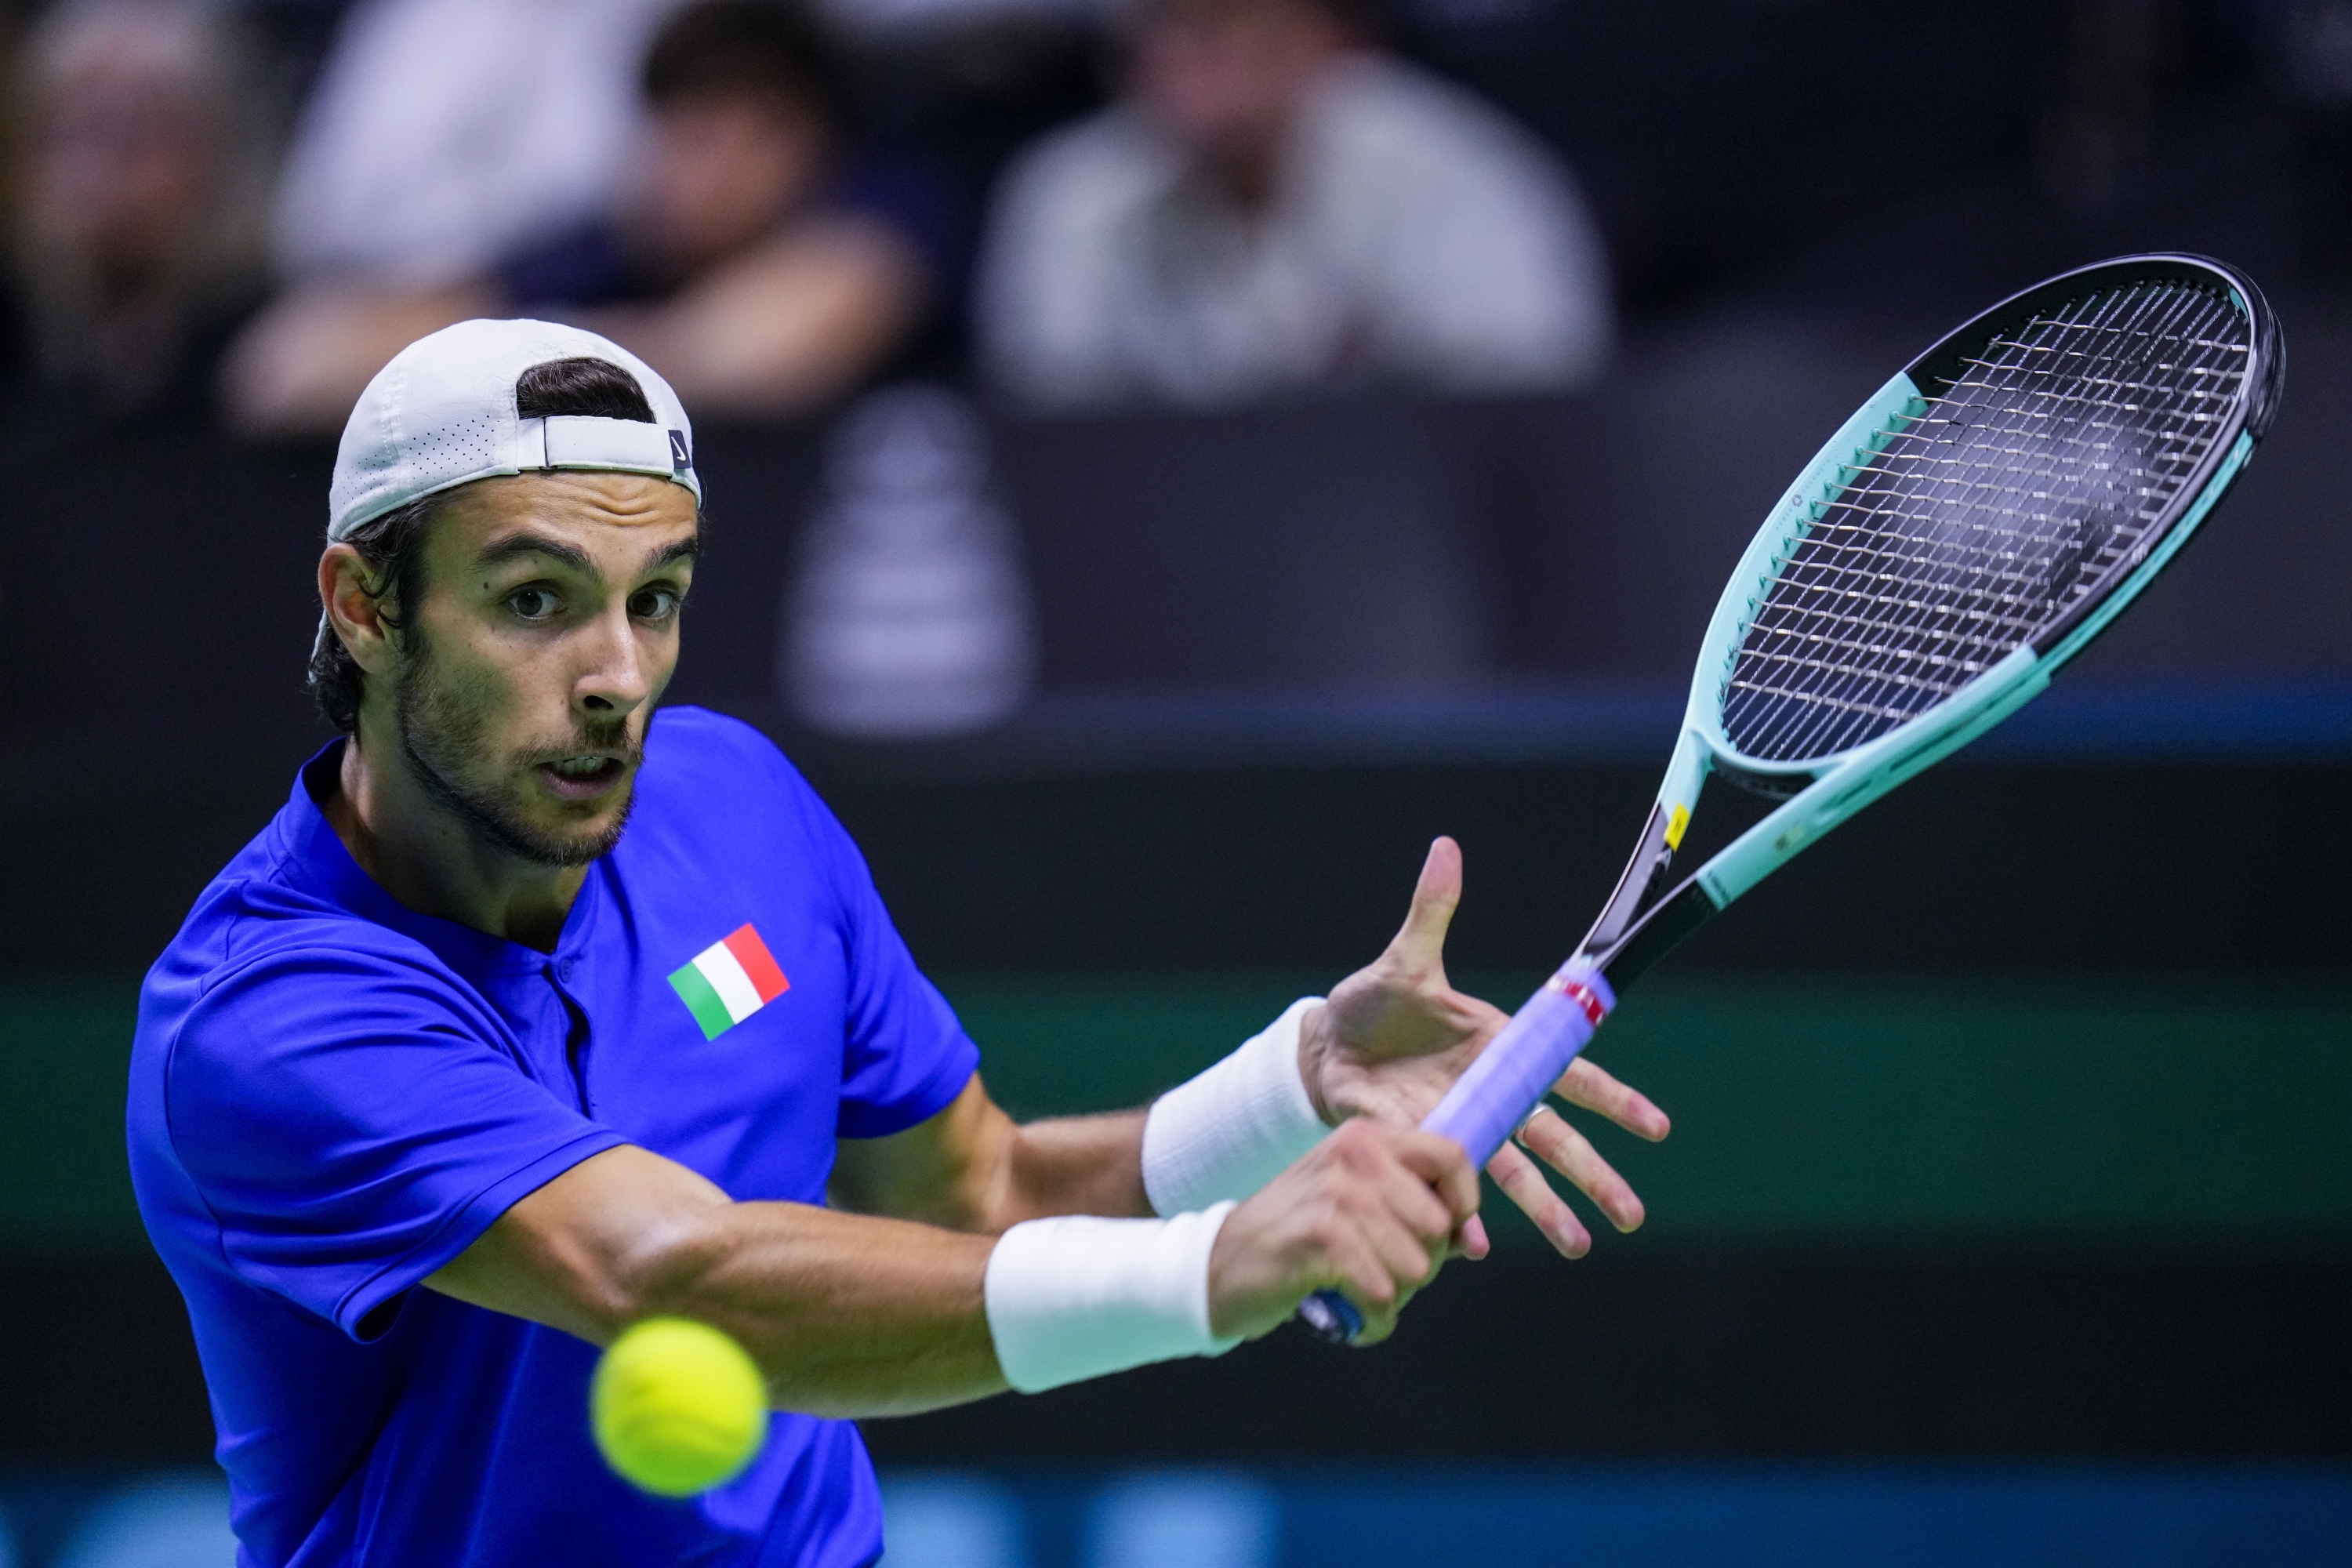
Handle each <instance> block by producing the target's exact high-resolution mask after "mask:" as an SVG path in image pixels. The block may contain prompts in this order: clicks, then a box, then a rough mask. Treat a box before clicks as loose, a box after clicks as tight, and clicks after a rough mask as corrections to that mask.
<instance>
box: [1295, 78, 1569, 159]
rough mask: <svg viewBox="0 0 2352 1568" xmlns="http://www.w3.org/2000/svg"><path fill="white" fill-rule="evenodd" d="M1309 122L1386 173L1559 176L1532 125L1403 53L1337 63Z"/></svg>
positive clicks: (1328, 138)
mask: <svg viewBox="0 0 2352 1568" xmlns="http://www.w3.org/2000/svg"><path fill="white" fill-rule="evenodd" d="M1314 123H1315V126H1316V129H1317V132H1318V133H1319V134H1320V135H1321V136H1322V137H1324V138H1325V139H1327V140H1328V141H1330V142H1336V143H1338V144H1339V146H1340V147H1342V148H1345V149H1347V150H1349V151H1352V152H1354V153H1356V154H1357V155H1358V156H1360V157H1363V158H1366V159H1374V160H1378V161H1379V162H1380V163H1381V165H1382V166H1383V167H1385V168H1387V169H1388V170H1389V171H1390V173H1391V175H1394V174H1398V173H1402V172H1410V173H1412V174H1430V175H1447V176H1452V177H1456V178H1458V177H1460V176H1463V175H1465V174H1466V175H1472V176H1475V175H1478V174H1487V175H1490V176H1491V175H1503V176H1505V177H1509V178H1514V179H1522V180H1525V179H1534V180H1541V181H1546V182H1551V181H1556V180H1558V179H1559V178H1561V177H1562V174H1561V169H1560V164H1559V160H1558V159H1557V158H1556V157H1554V156H1553V154H1552V153H1551V152H1550V150H1549V148H1547V147H1546V146H1544V144H1543V143H1542V142H1539V141H1538V140H1537V138H1536V136H1535V135H1534V133H1533V132H1529V131H1528V129H1527V128H1526V127H1524V126H1522V125H1520V124H1519V123H1518V122H1517V121H1515V120H1513V119H1512V118H1511V117H1510V116H1509V115H1507V114H1506V113H1504V112H1503V111H1502V110H1499V109H1497V108H1496V107H1495V106H1494V105H1493V104H1491V103H1488V102H1487V101H1486V100H1485V99H1483V98H1480V97H1479V96H1478V95H1477V94H1475V93H1474V92H1472V91H1470V90H1469V89H1467V88H1465V87H1462V86H1460V85H1459V84H1457V83H1454V82H1452V81H1449V80H1447V79H1445V78H1444V77H1442V76H1439V75H1438V74H1437V73H1436V72H1434V71H1433V70H1430V69H1428V68H1425V67H1423V66H1418V65H1414V64H1412V62H1411V61H1408V60H1400V59H1392V58H1387V57H1384V56H1371V57H1367V58H1362V59H1358V60H1352V61H1349V63H1348V64H1346V65H1345V66H1342V67H1340V68H1339V69H1338V70H1337V71H1335V72H1334V73H1333V75H1332V78H1331V80H1330V81H1329V83H1328V85H1327V86H1326V87H1325V88H1324V89H1323V90H1322V92H1321V93H1320V94H1319V95H1318V102H1317V108H1316V114H1315V121H1314Z"/></svg>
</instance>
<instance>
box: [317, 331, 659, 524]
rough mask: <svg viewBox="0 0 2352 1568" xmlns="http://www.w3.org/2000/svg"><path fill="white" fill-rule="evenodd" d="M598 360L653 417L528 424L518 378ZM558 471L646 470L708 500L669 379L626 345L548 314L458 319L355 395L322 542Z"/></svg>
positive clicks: (562, 417)
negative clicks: (520, 477) (412, 505)
mask: <svg viewBox="0 0 2352 1568" xmlns="http://www.w3.org/2000/svg"><path fill="white" fill-rule="evenodd" d="M558 359H601V360H609V361H610V362H611V363H614V364H616V365H618V366H620V367H621V368H622V369H623V370H625V371H627V372H628V373H629V374H631V375H632V376H635V378H636V383H637V385H638V387H639V388H640V389H641V390H642V391H643V392H644V393H645V395H646V403H648V404H650V405H652V407H653V411H654V423H653V424H651V425H647V424H645V423H643V422H642V421H639V420H635V419H599V418H593V417H589V416H583V415H570V414H559V415H552V416H548V417H546V418H534V419H525V418H523V417H522V416H520V414H518V413H517V412H516V410H515V381H516V379H517V378H518V377H520V375H521V374H522V373H523V372H525V371H527V370H529V369H530V367H531V366H533V365H535V364H545V363H547V362H548V361H550V360H558ZM551 468H596V469H604V470H608V471H611V472H614V473H624V474H651V475H654V476H656V477H657V478H660V479H669V480H672V481H674V482H676V483H677V484H681V485H684V486H685V487H686V488H687V489H689V490H691V491H693V492H694V500H695V504H696V505H697V506H699V505H700V504H701V503H702V481H701V480H700V479H697V478H696V477H695V473H694V427H693V426H690V425H688V423H687V419H686V409H685V408H684V407H683V406H682V405H680V404H679V403H678V400H677V393H675V392H672V391H671V390H670V386H669V383H667V382H666V381H664V380H663V379H662V378H661V377H660V376H658V375H656V374H654V371H653V369H652V367H651V366H649V365H647V364H646V363H645V362H644V361H643V360H641V359H639V358H637V356H636V355H635V354H633V353H630V352H629V351H628V350H626V349H625V348H623V347H621V345H620V344H618V343H615V342H611V341H609V340H607V339H604V338H601V337H598V336H597V335H596V334H595V333H594V332H590V331H582V330H581V329H580V328H578V327H566V326H561V325H559V324H557V323H555V322H553V321H460V322H458V323H457V325H456V326H454V327H444V328H442V329H441V330H440V331H437V332H435V333H433V334H431V335H430V336H427V337H422V338H419V339H417V340H416V341H415V342H413V343H411V344H409V345H408V346H407V347H406V348H404V349H403V350H401V351H400V353H396V354H394V356H393V359H392V363H390V364H387V365H385V366H384V367H383V369H382V370H380V371H378V372H376V373H375V379H374V380H373V381H371V382H369V383H368V384H367V390H366V391H365V392H362V393H361V394H360V400H359V404H358V405H357V406H356V407H354V408H353V409H352V416H351V418H350V419H349V420H348V421H346V422H345V424H344V426H343V439H342V443H341V445H340V446H339V447H336V449H335V479H334V483H333V484H332V485H331V487H330V488H329V489H328V491H327V538H328V539H329V540H330V541H333V540H339V539H347V538H349V537H350V536H351V532H352V530H353V529H355V528H357V527H359V526H360V525H361V524H362V523H364V522H368V521H372V520H373V519H375V518H379V517H382V516H383V514H384V513H385V512H388V511H391V510H394V508H396V507H404V506H406V505H407V504H408V503H409V502H410V501H413V500H421V499H422V498H424V497H425V496H429V495H434V494H436V493H437V492H439V491H442V490H446V489H453V488H455V487H456V486H458V485H464V484H471V483H472V482H473V481H474V480H476V479H500V478H505V477H507V476H509V475H513V474H523V473H537V472H541V471H544V470H547V469H551Z"/></svg>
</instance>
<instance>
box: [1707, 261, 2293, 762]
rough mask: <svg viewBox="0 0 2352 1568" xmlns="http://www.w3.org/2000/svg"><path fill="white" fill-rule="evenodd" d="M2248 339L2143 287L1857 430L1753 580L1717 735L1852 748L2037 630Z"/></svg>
mask: <svg viewBox="0 0 2352 1568" xmlns="http://www.w3.org/2000/svg"><path fill="white" fill-rule="evenodd" d="M2251 350H2252V343H2251V338H2250V335H2249V331H2248V327H2247V323H2246V321H2245V319H2244V317H2243V316H2242V314H2241V313H2240V312H2239V310H2237V308H2236V306H2235V305H2234V303H2233V302H2231V300H2227V299H2225V298H2223V297H2222V296H2221V295H2219V294H2215V293H2209V292H2207V291H2205V290H2203V289H2197V288H2192V287H2189V286H2187V285H2183V284H2178V283H2156V282H2152V283H2147V284H2141V285H2137V286H2134V287H2130V288H2126V289H2110V290H2107V291H2105V292H2102V293H2099V294H2095V295H2092V296H2089V297H2086V298H2084V299H2081V300H2074V301H2071V302H2070V303H2068V304H2067V305H2065V306H2063V307H2061V308H2059V309H2057V310H2052V311H2050V312H2048V313H2045V314H2043V315H2040V316H2037V317H2035V318H2033V319H2032V320H2030V321H2027V322H2026V323H2025V324H2024V325H2022V326H2021V327H2020V328H2018V329H2016V330H2015V331H2011V332H2007V333H2003V334H2000V335H1997V336H1995V337H1994V338H1993V339H1992V340H1991V341H1990V342H1988V343H1986V344H1985V345H1984V346H1983V348H1982V349H1981V350H1979V352H1977V353H1974V354H1971V355H1969V356H1967V357H1965V358H1964V359H1963V360H1962V361H1960V363H1959V364H1958V374H1956V375H1955V376H1954V377H1953V379H1952V380H1951V381H1950V383H1949V384H1948V385H1946V386H1945V387H1943V388H1942V390H1941V391H1940V392H1939V393H1937V395H1934V396H1929V397H1923V398H1921V399H1919V400H1917V401H1916V402H1915V403H1914V405H1912V407H1911V408H1910V410H1908V411H1907V412H1906V415H1905V416H1902V417H1900V418H1898V419H1897V420H1895V421H1894V422H1892V423H1890V424H1889V425H1888V426H1886V427H1885V428H1883V429H1882V430H1880V431H1879V432H1878V433H1877V434H1876V435H1875V436H1874V437H1873V438H1872V440H1871V441H1870V442H1869V443H1868V446H1867V448H1866V450H1867V453H1868V456H1867V457H1866V458H1864V459H1863V460H1862V461H1860V462H1859V463H1857V464H1856V465H1855V466H1854V467H1853V468H1852V469H1851V470H1849V471H1848V472H1847V473H1846V475H1845V476H1844V479H1843V487H1844V488H1843V489H1842V490H1841V491H1840V492H1839V493H1838V494H1837V495H1836V496H1834V497H1833V498H1832V499H1831V500H1827V501H1826V502H1824V503H1822V505H1821V506H1819V507H1818V508H1817V509H1816V513H1817V515H1816V516H1815V518H1814V519H1813V520H1812V521H1811V526H1810V528H1809V529H1808V531H1806V532H1805V534H1804V535H1803V537H1802V538H1801V539H1800V540H1799V541H1798V542H1796V544H1795V546H1794V548H1793V549H1791V550H1790V552H1789V554H1788V556H1787V558H1786V560H1785V561H1784V563H1782V565H1781V567H1780V570H1779V571H1778V573H1777V574H1775V575H1774V577H1773V578H1772V579H1771V581H1770V582H1769V584H1768V586H1767V588H1766V592H1765V594H1764V595H1763V599H1762V603H1761V604H1760V605H1759V606H1758V608H1757V610H1756V613H1755V616H1754V617H1753V619H1752V621H1751V623H1750V625H1749V626H1748V631H1747V633H1746V635H1745V637H1743V639H1742V642H1741V646H1740V648H1739V652H1738V657H1737V658H1736V659H1735V661H1734V664H1733V668H1732V671H1731V675H1730V678H1729V679H1728V681H1727V684H1726V687H1725V695H1724V708H1723V718H1724V727H1725V731H1726V732H1727V734H1728V736H1729V738H1730V739H1731V741H1732V742H1733V744H1734V745H1736V746H1738V749H1739V750H1740V751H1741V752H1745V753H1746V754H1748V755H1749V756H1752V757H1756V758H1758V759H1759V760H1765V761H1791V760H1797V759H1803V758H1813V757H1823V756H1829V755H1832V754H1835V753H1837V752H1843V751H1848V750H1851V749H1852V748H1853V747H1854V746H1857V745H1860V744H1862V743H1864V742H1866V741H1869V740H1871V739H1873V738H1874V737H1875V736H1876V735H1879V734H1883V733H1885V731H1887V730H1889V729H1892V728H1894V727H1895V725H1897V724H1900V723H1902V722H1904V721H1906V720H1909V719H1911V718H1914V717H1916V715H1917V714H1919V713H1921V712H1923V711H1925V710H1927V709H1928V708H1930V707H1932V706H1934V705H1935V704H1936V703H1937V702H1939V701H1942V700H1945V699H1947V698H1948V697H1950V696H1951V695H1952V694H1953V693H1955V692H1956V691H1958V689H1960V688H1961V687H1963V686H1965V685H1967V684H1968V682H1969V680H1971V679H1975V677H1976V676H1977V675H1979V674H1980V673H1981V672H1982V671H1983V670H1985V669H1986V668H1990V666H1991V665H1993V664H1995V663H1997V662H1999V661H2000V659H2001V658H2005V657H2007V655H2008V654H2010V653H2011V651H2013V650H2014V649H2015V648H2016V647H2018V646H2019V645H2021V644H2022V643H2023V642H2025V641H2026V640H2028V639H2029V638H2031V637H2033V636H2034V635H2036V634H2037V633H2039V632H2040V631H2042V629H2043V628H2044V627H2046V626H2049V625H2051V624H2052V623H2053V621H2055V620H2056V619H2057V618H2058V617H2059V616H2063V614H2064V613H2065V612H2066V611H2067V610H2068V609H2069V608H2071V607H2072V606H2073V605H2074V604H2075V603H2076V602H2078V601H2079V600H2080V598H2081V597H2082V595H2084V594H2087V593H2089V592H2090V591H2091V590H2092V589H2093V588H2094V587H2095V585H2096V584H2098V583H2099V582H2100V581H2101V580H2103V579H2104V578H2105V576H2106V574H2107V573H2108V571H2109V569H2110V568H2112V567H2113V566H2114V565H2115V564H2116V563H2117V562H2119V561H2121V560H2122V559H2124V558H2125V557H2126V555H2129V554H2131V553H2132V552H2134V551H2136V550H2137V549H2138V548H2140V547H2141V544H2142V542H2143V541H2144V540H2145V539H2146V538H2147V534H2148V531H2149V530H2150V529H2151V528H2152V527H2153V526H2154V525H2155V524H2156V523H2157V522H2158V521H2160V520H2161V519H2162V518H2163V517H2164V516H2165V515H2166V513H2167V511H2168V508H2169V507H2170V506H2171V504H2172V502H2173V501H2174V500H2175V499H2176V498H2177V497H2178V496H2179V492H2180V490H2181V489H2182V487H2183V486H2185V485H2186V484H2187V483H2188V481H2189V479H2191V478H2192V477H2193V476H2194V475H2195V473H2196V472H2197V470H2198V469H2199V468H2200V466H2201V465H2202V464H2203V463H2204V461H2205V460H2206V458H2207V457H2208V456H2209V455H2210V452H2211V451H2212V449H2213V447H2214V445H2215V443H2216V441H2217V440H2218V439H2219V437H2220V436H2221V434H2222V433H2223V432H2224V431H2225V430H2226V429H2227V428H2228V427H2229V422H2230V420H2231V416H2232V414H2233V413H2234V410H2235V408H2236V405H2237V403H2238V401H2239V399H2240V397H2241V395H2242V385H2243V382H2244V379H2245V373H2246V366H2247V363H2248V362H2249V356H2250V353H2251Z"/></svg>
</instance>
